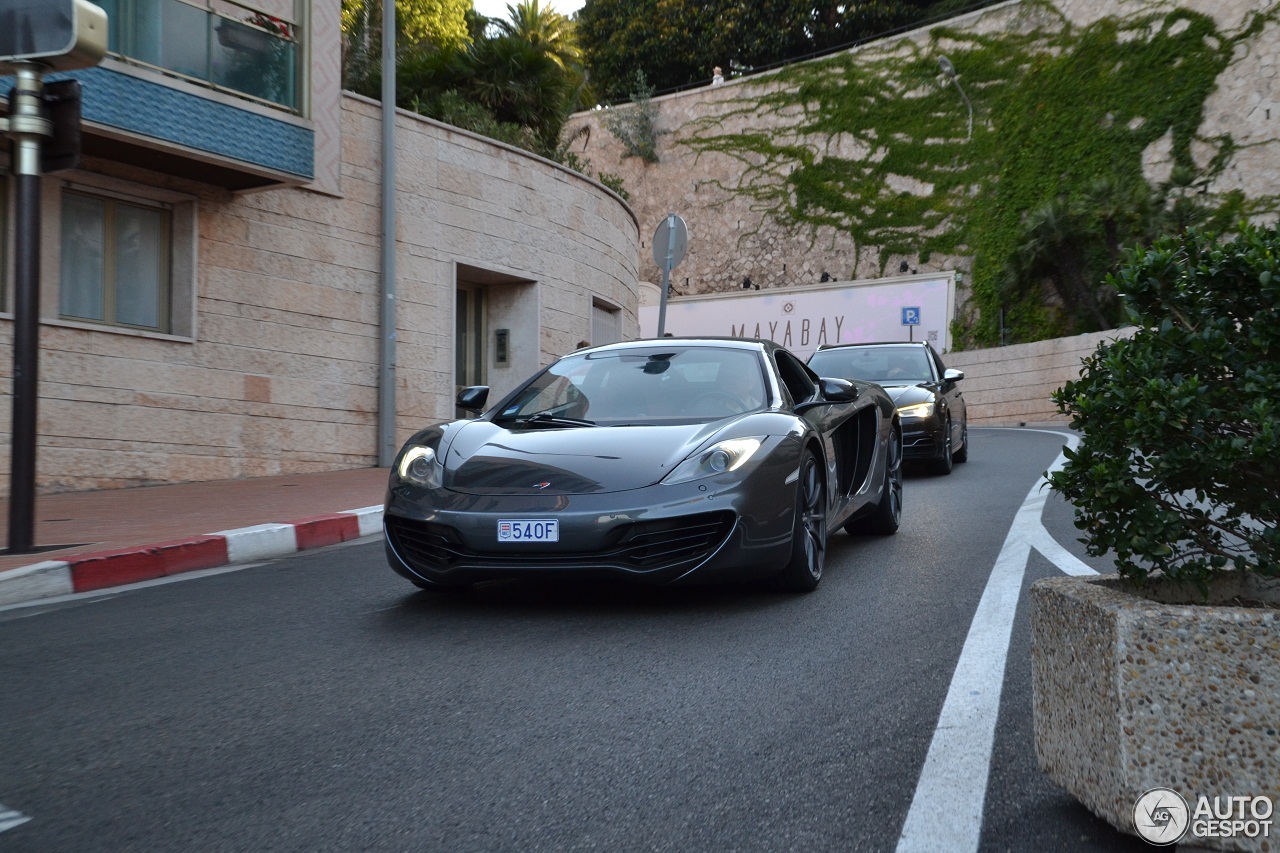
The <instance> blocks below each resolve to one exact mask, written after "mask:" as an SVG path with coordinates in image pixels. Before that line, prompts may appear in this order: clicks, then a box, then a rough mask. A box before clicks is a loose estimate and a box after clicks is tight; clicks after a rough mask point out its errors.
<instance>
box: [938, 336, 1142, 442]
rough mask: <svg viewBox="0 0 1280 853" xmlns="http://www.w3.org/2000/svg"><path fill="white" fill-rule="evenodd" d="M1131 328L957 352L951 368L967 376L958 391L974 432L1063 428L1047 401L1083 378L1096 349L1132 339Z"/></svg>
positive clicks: (951, 357) (950, 359) (948, 361)
mask: <svg viewBox="0 0 1280 853" xmlns="http://www.w3.org/2000/svg"><path fill="white" fill-rule="evenodd" d="M1132 333H1133V332H1132V328H1130V329H1128V330H1125V329H1121V330H1119V331H1114V332H1096V333H1093V334H1088V335H1075V336H1073V337H1070V338H1056V339H1054V340H1048V341H1036V342H1035V343H1031V344H1015V345H1013V346H1007V347H996V348H993V349H981V350H968V351H965V352H953V353H949V354H948V355H946V356H945V357H944V359H943V360H944V361H945V362H946V365H947V367H954V368H955V369H957V370H963V371H964V380H963V381H962V382H961V383H960V387H961V389H962V390H963V392H964V399H965V402H966V403H967V404H968V407H969V423H970V424H972V425H974V426H984V425H997V424H1018V423H1048V422H1057V423H1062V424H1065V423H1066V422H1067V419H1066V418H1064V417H1062V416H1060V415H1059V414H1058V413H1057V408H1056V407H1055V406H1054V405H1053V403H1052V402H1051V401H1050V400H1049V395H1050V394H1052V393H1053V392H1054V391H1055V390H1057V389H1058V388H1061V387H1062V385H1063V384H1064V383H1066V382H1067V381H1069V380H1072V379H1078V378H1079V376H1080V362H1081V361H1082V360H1083V359H1084V358H1085V357H1086V356H1088V355H1091V354H1092V353H1093V352H1094V350H1096V349H1097V348H1098V344H1100V343H1102V342H1104V341H1109V340H1115V339H1116V338H1118V337H1125V336H1128V335H1130V334H1132Z"/></svg>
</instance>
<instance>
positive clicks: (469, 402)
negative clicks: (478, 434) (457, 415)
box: [458, 385, 489, 412]
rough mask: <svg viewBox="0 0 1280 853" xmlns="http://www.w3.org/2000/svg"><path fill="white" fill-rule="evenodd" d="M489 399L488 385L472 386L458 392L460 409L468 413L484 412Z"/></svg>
mask: <svg viewBox="0 0 1280 853" xmlns="http://www.w3.org/2000/svg"><path fill="white" fill-rule="evenodd" d="M488 399H489V386H488V385H471V386H468V387H466V388H463V389H462V390H461V391H459V392H458V408H459V409H466V410H467V411H468V412H483V411H484V404H485V402H486V401H488Z"/></svg>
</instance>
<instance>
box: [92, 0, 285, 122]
mask: <svg viewBox="0 0 1280 853" xmlns="http://www.w3.org/2000/svg"><path fill="white" fill-rule="evenodd" d="M94 2H96V3H97V5H99V6H101V7H102V8H103V9H104V10H106V12H107V16H108V18H109V20H110V21H111V25H110V26H109V27H108V28H107V29H108V33H107V38H108V39H109V42H110V43H109V45H108V47H109V50H110V51H111V52H112V53H113V54H115V55H116V56H118V57H120V58H121V59H124V60H125V61H126V62H133V63H134V64H139V65H145V66H151V67H155V68H163V69H165V70H166V71H171V72H175V73H177V74H181V75H182V76H184V77H186V78H188V79H190V80H196V81H200V82H202V83H205V84H206V85H211V86H214V87H216V88H220V89H230V90H233V91H235V92H238V93H239V94H241V95H247V96H249V97H251V98H254V99H256V100H260V101H264V102H266V103H269V104H273V105H276V106H282V107H285V108H287V109H289V110H291V111H292V112H295V113H300V112H301V108H302V97H301V93H302V86H301V82H302V81H301V76H302V75H301V68H300V59H301V57H302V55H303V51H302V41H301V31H302V27H301V26H299V24H298V19H299V18H300V17H301V14H300V8H301V7H300V6H299V4H296V3H295V2H294V0H255V2H254V3H253V4H243V3H237V2H233V1H232V0H94Z"/></svg>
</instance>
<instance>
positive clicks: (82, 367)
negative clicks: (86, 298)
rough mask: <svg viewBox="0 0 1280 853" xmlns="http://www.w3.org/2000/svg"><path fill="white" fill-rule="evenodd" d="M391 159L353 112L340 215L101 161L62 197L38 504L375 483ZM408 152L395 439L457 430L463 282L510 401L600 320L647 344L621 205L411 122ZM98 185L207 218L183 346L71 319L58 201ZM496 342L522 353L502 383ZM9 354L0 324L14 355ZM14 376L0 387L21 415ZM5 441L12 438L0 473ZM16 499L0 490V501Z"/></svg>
mask: <svg viewBox="0 0 1280 853" xmlns="http://www.w3.org/2000/svg"><path fill="white" fill-rule="evenodd" d="M380 140H381V109H380V106H379V105H378V104H376V103H374V102H371V101H368V100H365V99H363V98H360V97H357V96H353V95H345V96H344V97H343V99H342V126H341V142H342V149H341V150H342V156H341V161H340V162H341V174H340V181H339V185H338V188H337V189H338V191H339V192H340V195H337V196H334V195H331V194H329V193H328V192H326V193H319V192H313V191H309V190H305V189H281V190H274V191H270V192H262V193H257V194H248V195H241V196H234V195H231V194H230V193H228V192H225V191H222V190H218V189H215V188H213V187H210V186H209V185H205V184H199V183H195V182H190V181H182V180H179V179H176V178H169V177H164V176H159V175H156V174H154V173H148V172H145V171H143V170H139V169H133V168H125V167H123V166H121V165H119V164H116V163H112V162H108V161H101V160H92V159H90V160H87V161H86V163H85V166H84V173H85V175H84V177H80V176H78V175H77V174H76V173H63V174H61V175H59V176H57V177H50V178H47V179H46V182H45V199H46V211H45V213H46V222H45V231H44V233H45V237H46V240H45V249H44V252H43V265H42V277H43V281H42V288H43V302H44V314H45V316H46V318H47V319H46V320H45V321H44V325H43V327H42V329H41V374H40V404H39V420H40V422H39V429H38V432H39V458H38V460H37V468H36V470H37V476H38V486H39V489H40V490H41V491H43V492H51V491H83V490H90V489H99V488H114V487H122V486H135V485H148V484H158V483H177V482H189V481H200V480H217V479H229V478H237V477H256V476H267V475H275V474H291V473H302V472H311V471H326V470H339V469H344V468H356V467H364V466H373V465H376V464H377V435H376V432H377V406H378V392H377V383H378V372H379V371H378V358H379V355H378V349H379V341H380V337H381V333H380V328H379V317H380V301H381V297H380V292H379V265H380V244H379V240H380V236H379V235H380V233H381V227H382V226H381V221H380V220H381V216H380V209H381V208H380V175H381V165H380V159H381V142H380ZM397 142H398V150H399V156H398V158H397V173H396V176H397V184H398V189H399V201H398V204H397V210H398V219H399V221H398V226H397V244H398V250H397V261H396V263H397V282H398V289H399V293H398V321H397V326H398V329H397V339H398V346H397V365H396V368H397V369H396V397H397V400H396V408H397V421H396V432H397V440H399V441H403V440H404V439H407V438H408V437H409V436H410V435H411V434H412V433H413V432H415V431H416V430H418V429H419V428H421V427H423V426H425V425H427V424H428V423H431V422H433V421H436V420H442V419H449V418H452V417H453V416H454V404H453V398H454V363H455V355H456V349H455V346H454V339H455V321H454V312H455V294H456V291H457V288H458V285H459V284H460V283H461V284H469V285H471V286H473V287H480V288H484V289H485V292H486V295H487V296H488V299H487V305H488V314H487V317H486V326H485V330H484V331H485V335H484V336H485V341H484V356H483V357H484V359H485V360H486V367H487V368H488V377H487V378H488V380H489V382H490V384H492V385H493V387H494V394H495V395H497V394H500V393H502V392H504V391H506V390H509V389H510V387H512V386H513V385H514V383H515V382H517V381H519V380H520V379H522V378H524V377H525V376H527V375H528V374H529V373H531V372H532V371H533V370H534V369H536V368H537V367H539V366H541V365H543V364H545V363H547V362H548V361H550V360H551V359H552V358H554V357H555V356H557V355H559V354H561V353H563V352H565V351H568V350H571V349H573V348H575V347H576V345H577V344H578V342H579V341H581V340H591V339H592V319H593V313H594V312H596V311H598V310H600V309H602V308H603V309H608V310H613V311H614V316H616V319H617V330H618V333H619V334H620V335H621V336H631V337H633V336H635V335H636V334H637V329H638V324H637V320H636V306H637V304H638V301H639V295H638V282H637V258H636V251H637V245H638V240H639V231H638V230H637V224H636V219H635V215H634V214H633V213H632V211H631V209H630V208H629V207H628V206H627V205H626V203H624V202H623V201H622V200H621V199H620V198H618V197H617V196H616V195H615V194H613V193H612V192H611V191H609V190H608V189H606V188H605V187H603V186H602V185H600V184H598V183H595V182H594V181H591V180H588V179H586V178H584V177H583V176H581V175H579V174H577V173H576V172H572V171H569V170H567V169H564V168H563V167H561V166H558V165H556V164H554V163H550V162H548V161H546V160H542V159H541V158H537V157H534V156H532V155H530V154H528V153H526V152H523V151H520V150H518V149H514V148H510V147H508V146H505V145H502V144H499V143H496V142H492V141H490V140H487V139H484V138H482V137H478V136H475V135H472V134H469V133H465V132H463V131H459V130H457V129H455V128H451V127H448V126H446V125H442V124H439V123H437V122H433V121H430V120H428V119H424V118H422V117H420V116H417V115H413V114H410V113H406V112H400V113H399V114H398V116H397ZM88 173H93V175H94V178H95V180H97V181H99V182H101V181H109V182H110V187H109V188H110V189H111V190H112V191H114V192H120V193H125V194H130V195H142V194H144V193H151V194H154V193H163V194H164V197H165V198H167V199H170V200H171V201H173V203H174V204H175V207H176V208H182V209H184V210H189V211H191V213H189V214H188V216H189V217H190V219H189V228H187V230H188V231H189V232H190V233H189V237H188V239H189V241H190V242H189V248H190V249H191V250H192V252H193V253H194V257H195V261H194V263H193V264H192V265H191V272H190V276H189V280H187V281H186V282H182V281H177V282H175V288H178V289H182V288H186V291H185V292H186V296H185V297H183V298H184V299H185V300H186V301H189V302H190V303H191V309H190V319H189V320H188V321H186V322H185V324H184V325H183V328H182V330H181V333H180V334H179V333H176V332H175V333H174V334H167V335H158V334H149V333H143V332H135V331H129V330H124V329H119V328H116V329H112V328H108V327H101V326H92V325H89V324H86V323H69V322H63V321H60V320H57V319H56V317H57V312H58V307H57V306H58V298H57V280H58V278H57V261H58V258H57V256H58V251H57V233H58V232H57V219H56V203H57V197H58V193H59V192H60V187H61V185H62V184H61V182H62V181H63V180H72V181H84V180H88V179H89V175H88ZM184 227H185V226H184ZM176 298H178V297H175V299H176ZM497 328H506V329H508V330H509V334H510V338H509V340H510V350H509V353H508V355H509V358H508V361H507V364H506V365H505V366H502V365H499V364H497V363H496V357H495V356H496V353H495V351H494V341H493V335H492V332H493V331H494V330H496V329H497ZM11 340H12V323H11V321H10V320H9V319H7V318H5V317H3V316H0V349H3V350H5V351H8V350H9V349H10V348H11ZM9 372H10V371H9V370H8V369H7V368H6V367H0V391H3V392H4V393H5V394H6V395H7V394H8V393H10V388H11V383H10V381H9V378H8V374H9ZM491 399H496V396H495V397H491ZM5 410H6V411H7V406H6V409H5ZM9 426H10V424H9V421H8V419H7V418H6V419H5V420H4V421H3V422H2V423H0V468H2V469H3V470H8V468H9V459H8V456H9V451H10V447H11V439H10V436H9V433H8V430H9ZM8 485H9V480H8V478H0V493H3V492H7V489H8Z"/></svg>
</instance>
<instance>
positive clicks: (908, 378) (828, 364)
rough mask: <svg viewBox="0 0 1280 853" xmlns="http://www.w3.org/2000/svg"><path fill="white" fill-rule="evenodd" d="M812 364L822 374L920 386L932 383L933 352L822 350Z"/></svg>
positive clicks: (897, 348) (910, 349) (905, 348)
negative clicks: (930, 356)
mask: <svg viewBox="0 0 1280 853" xmlns="http://www.w3.org/2000/svg"><path fill="white" fill-rule="evenodd" d="M809 367H811V368H813V371H814V373H817V374H818V375H819V376H834V377H838V378H840V379H861V380H863V381H864V382H877V383H879V384H881V385H917V384H919V383H921V382H932V381H933V374H932V372H931V371H930V370H929V355H928V353H926V352H925V350H924V348H923V347H910V346H894V345H892V344H890V345H888V346H867V347H840V348H835V349H825V350H818V351H817V352H815V353H814V354H813V355H812V356H811V357H810V358H809Z"/></svg>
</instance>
